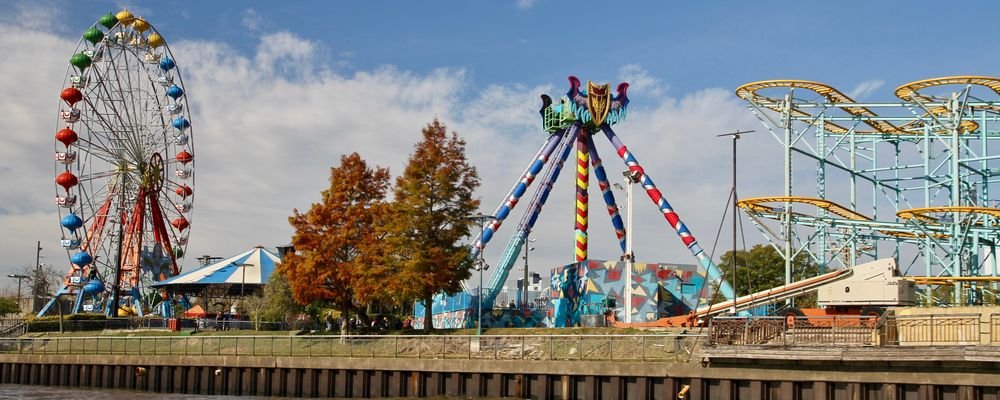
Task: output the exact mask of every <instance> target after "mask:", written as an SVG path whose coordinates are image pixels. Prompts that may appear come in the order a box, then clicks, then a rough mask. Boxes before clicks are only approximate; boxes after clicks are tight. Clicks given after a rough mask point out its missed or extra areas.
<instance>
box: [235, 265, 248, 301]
mask: <svg viewBox="0 0 1000 400" xmlns="http://www.w3.org/2000/svg"><path fill="white" fill-rule="evenodd" d="M233 265H235V266H237V267H240V268H242V269H243V279H242V280H241V281H240V297H243V296H244V294H245V289H246V286H247V267H252V266H253V264H251V263H233Z"/></svg>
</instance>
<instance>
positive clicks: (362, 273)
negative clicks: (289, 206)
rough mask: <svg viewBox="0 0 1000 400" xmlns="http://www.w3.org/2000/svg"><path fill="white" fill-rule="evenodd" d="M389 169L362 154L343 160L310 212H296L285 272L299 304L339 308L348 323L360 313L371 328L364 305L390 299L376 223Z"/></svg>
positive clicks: (343, 328) (384, 208)
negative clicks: (373, 164)
mask: <svg viewBox="0 0 1000 400" xmlns="http://www.w3.org/2000/svg"><path fill="white" fill-rule="evenodd" d="M388 189H389V170H388V169H386V168H381V167H377V166H376V167H375V168H369V167H368V164H367V163H366V162H365V161H364V160H363V159H362V158H361V156H360V155H358V153H352V154H349V155H346V156H343V157H341V158H340V166H338V167H334V168H331V169H330V187H329V188H328V189H326V190H324V191H323V199H322V201H321V202H320V203H315V204H313V205H312V207H311V208H310V209H309V211H307V212H306V213H299V211H298V210H294V211H293V214H292V216H291V217H290V218H289V219H288V221H289V223H291V224H292V226H293V227H294V228H295V235H294V236H293V237H292V245H293V246H295V253H294V254H289V255H287V256H285V259H284V260H282V264H281V267H280V271H281V273H282V274H284V275H285V276H286V277H287V278H288V280H289V282H290V283H291V287H292V293H293V295H294V296H295V300H296V301H298V302H299V304H312V303H314V302H317V301H322V302H329V303H331V304H335V305H336V306H337V307H338V308H339V309H340V312H341V315H342V316H344V323H343V324H341V333H343V334H346V333H347V332H346V330H347V324H346V321H347V318H348V315H349V312H350V311H352V310H353V311H355V312H356V313H357V314H358V315H359V316H360V317H361V320H362V322H366V323H367V320H368V318H367V315H366V313H365V312H364V308H365V307H364V306H366V305H367V304H369V303H370V302H371V301H373V300H375V299H379V298H384V297H386V293H385V291H384V289H383V288H384V286H383V282H384V280H385V271H386V269H385V268H382V266H381V265H379V260H380V258H381V257H380V256H379V255H380V254H382V251H381V250H380V249H378V248H376V247H377V246H380V245H381V234H380V233H379V232H378V231H377V230H376V227H377V222H379V221H381V220H383V219H384V218H385V215H386V213H387V212H388V203H386V201H385V196H386V192H387V191H388Z"/></svg>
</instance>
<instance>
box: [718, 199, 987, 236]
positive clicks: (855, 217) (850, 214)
mask: <svg viewBox="0 0 1000 400" xmlns="http://www.w3.org/2000/svg"><path fill="white" fill-rule="evenodd" d="M765 203H798V204H808V205H812V206H816V207H817V208H821V209H824V210H827V211H829V212H831V213H833V214H834V215H837V216H840V217H842V218H846V219H849V220H852V221H867V222H870V221H874V220H873V219H871V218H869V217H868V216H866V215H864V214H860V213H858V212H857V211H854V210H851V209H849V208H847V207H844V206H842V205H840V204H837V203H834V202H832V201H830V200H826V199H818V198H814V197H800V196H771V197H754V198H749V199H743V200H740V201H738V202H736V205H737V206H738V207H740V208H742V209H744V210H748V211H755V212H766V213H777V212H779V211H778V210H775V209H774V207H771V206H768V205H765ZM997 211H998V212H1000V209H997ZM897 215H898V214H897ZM879 232H881V233H883V234H886V235H889V236H895V237H900V238H914V237H925V236H926V235H924V234H913V233H908V232H897V231H888V230H879ZM932 236H933V237H936V238H944V237H947V235H943V234H934V235H932Z"/></svg>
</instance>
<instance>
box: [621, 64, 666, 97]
mask: <svg viewBox="0 0 1000 400" xmlns="http://www.w3.org/2000/svg"><path fill="white" fill-rule="evenodd" d="M618 79H619V80H621V81H625V82H628V83H629V93H641V94H643V95H645V96H650V97H660V96H661V95H663V91H664V89H663V86H662V84H661V83H660V79H659V78H656V77H654V76H651V75H650V74H649V72H648V71H646V69H645V68H643V67H642V66H641V65H638V64H628V65H623V66H621V68H618Z"/></svg>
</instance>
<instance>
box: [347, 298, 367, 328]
mask: <svg viewBox="0 0 1000 400" xmlns="http://www.w3.org/2000/svg"><path fill="white" fill-rule="evenodd" d="M350 307H351V309H352V310H354V313H355V314H358V322H360V323H361V325H363V326H366V327H371V326H372V318H371V317H369V316H368V313H367V312H365V309H364V308H361V307H358V306H355V305H354V304H351V305H350Z"/></svg>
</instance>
